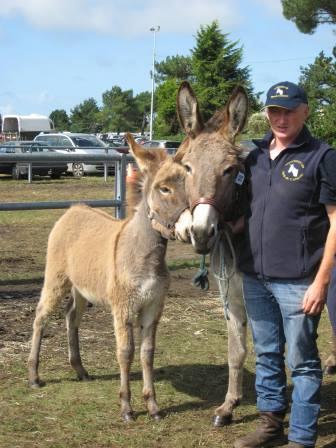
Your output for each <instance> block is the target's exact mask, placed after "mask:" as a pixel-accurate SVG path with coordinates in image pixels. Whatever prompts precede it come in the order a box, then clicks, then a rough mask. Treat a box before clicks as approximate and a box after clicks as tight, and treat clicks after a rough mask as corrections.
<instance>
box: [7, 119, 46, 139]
mask: <svg viewBox="0 0 336 448" xmlns="http://www.w3.org/2000/svg"><path fill="white" fill-rule="evenodd" d="M53 130H54V123H53V121H52V120H51V119H50V118H49V117H47V116H45V115H38V114H30V115H4V116H3V117H2V136H3V139H4V140H33V138H34V137H35V136H36V135H37V134H39V133H40V132H51V131H53Z"/></svg>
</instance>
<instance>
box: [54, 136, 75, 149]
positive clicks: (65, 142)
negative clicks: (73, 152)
mask: <svg viewBox="0 0 336 448" xmlns="http://www.w3.org/2000/svg"><path fill="white" fill-rule="evenodd" d="M56 143H57V145H56V146H61V147H65V148H71V147H72V144H71V141H70V139H69V138H67V137H64V136H60V137H58V138H57V140H56Z"/></svg>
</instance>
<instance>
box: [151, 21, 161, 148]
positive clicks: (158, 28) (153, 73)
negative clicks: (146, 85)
mask: <svg viewBox="0 0 336 448" xmlns="http://www.w3.org/2000/svg"><path fill="white" fill-rule="evenodd" d="M149 31H151V32H152V33H153V36H154V41H153V66H152V97H151V110H150V121H149V139H150V140H152V138H153V109H154V84H155V81H154V77H155V40H156V39H155V38H156V33H157V32H159V31H160V27H159V26H157V27H154V26H152V28H150V29H149Z"/></svg>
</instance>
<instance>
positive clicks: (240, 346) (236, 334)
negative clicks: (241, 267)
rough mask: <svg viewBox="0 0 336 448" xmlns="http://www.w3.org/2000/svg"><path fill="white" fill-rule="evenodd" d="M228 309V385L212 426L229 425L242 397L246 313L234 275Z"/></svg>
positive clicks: (237, 277) (238, 284)
mask: <svg viewBox="0 0 336 448" xmlns="http://www.w3.org/2000/svg"><path fill="white" fill-rule="evenodd" d="M228 297H229V307H228V308H229V309H228V320H227V321H226V322H227V328H228V365H229V384H228V390H227V393H226V396H225V401H224V403H223V404H222V405H221V406H220V407H218V408H217V409H216V410H215V416H214V425H215V426H223V425H227V424H229V423H231V421H232V412H233V409H234V408H235V407H236V406H237V405H238V404H239V402H240V400H241V398H242V396H243V366H244V361H245V358H246V352H247V349H246V333H247V322H246V320H247V319H246V311H245V306H244V302H243V296H242V289H241V280H240V277H239V276H237V275H235V277H234V279H232V280H231V286H230V290H229V294H228Z"/></svg>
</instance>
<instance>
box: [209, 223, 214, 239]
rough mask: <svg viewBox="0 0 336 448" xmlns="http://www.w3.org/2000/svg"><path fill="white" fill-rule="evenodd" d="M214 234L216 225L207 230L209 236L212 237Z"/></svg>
mask: <svg viewBox="0 0 336 448" xmlns="http://www.w3.org/2000/svg"><path fill="white" fill-rule="evenodd" d="M215 235H216V226H214V225H212V226H211V229H210V232H209V238H212V237H213V236H215Z"/></svg>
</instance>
